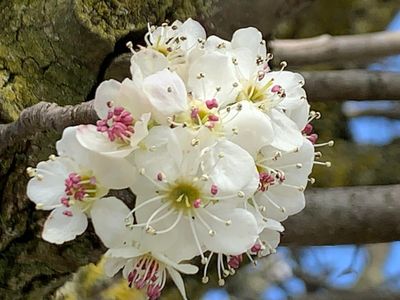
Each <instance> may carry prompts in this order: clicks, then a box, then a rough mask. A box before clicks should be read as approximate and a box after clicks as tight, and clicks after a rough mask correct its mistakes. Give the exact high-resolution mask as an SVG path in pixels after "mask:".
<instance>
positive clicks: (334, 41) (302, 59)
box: [270, 31, 400, 66]
mask: <svg viewBox="0 0 400 300" xmlns="http://www.w3.org/2000/svg"><path fill="white" fill-rule="evenodd" d="M270 47H271V49H272V52H273V53H274V56H275V58H276V59H278V60H285V61H287V62H288V63H289V65H290V66H299V65H310V64H318V63H327V62H343V61H360V60H362V61H369V62H370V61H372V60H373V59H376V58H380V57H385V56H389V55H394V54H399V53H400V32H399V31H397V32H376V33H367V34H358V35H344V36H330V35H322V36H319V37H313V38H307V39H299V40H274V41H271V42H270Z"/></svg>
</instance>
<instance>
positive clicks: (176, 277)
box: [167, 267, 187, 300]
mask: <svg viewBox="0 0 400 300" xmlns="http://www.w3.org/2000/svg"><path fill="white" fill-rule="evenodd" d="M167 270H168V273H169V275H170V276H171V278H172V280H173V281H174V283H175V285H176V287H177V288H178V290H179V292H180V293H181V295H182V298H183V299H184V300H187V297H186V291H185V284H184V283H183V279H182V276H181V274H179V272H177V271H175V270H174V269H173V268H168V267H167Z"/></svg>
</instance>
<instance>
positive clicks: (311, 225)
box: [282, 185, 400, 246]
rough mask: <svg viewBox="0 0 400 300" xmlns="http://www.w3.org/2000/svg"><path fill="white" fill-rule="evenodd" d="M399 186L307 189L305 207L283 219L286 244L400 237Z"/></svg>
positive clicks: (378, 240) (393, 239)
mask: <svg viewBox="0 0 400 300" xmlns="http://www.w3.org/2000/svg"><path fill="white" fill-rule="evenodd" d="M399 195H400V185H386V186H358V187H341V188H329V189H320V188H319V189H310V190H307V191H306V203H307V204H306V208H305V209H304V210H303V211H302V212H301V213H299V214H298V215H295V216H293V217H290V218H289V219H288V220H287V221H285V222H284V226H285V228H286V230H285V232H284V236H283V238H282V244H285V245H288V244H290V245H302V246H304V245H337V244H366V243H382V242H390V241H396V240H400V226H399V222H398V212H399V211H400V197H399Z"/></svg>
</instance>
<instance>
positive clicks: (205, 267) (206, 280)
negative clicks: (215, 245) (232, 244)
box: [201, 252, 214, 284]
mask: <svg viewBox="0 0 400 300" xmlns="http://www.w3.org/2000/svg"><path fill="white" fill-rule="evenodd" d="M213 254H214V252H211V253H210V255H209V256H208V258H207V259H206V263H205V266H204V270H203V278H202V279H201V281H202V282H203V283H204V284H206V283H207V282H208V279H209V278H208V276H207V269H208V265H209V264H210V261H211V258H212V256H213Z"/></svg>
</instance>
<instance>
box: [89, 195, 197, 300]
mask: <svg viewBox="0 0 400 300" xmlns="http://www.w3.org/2000/svg"><path fill="white" fill-rule="evenodd" d="M129 211H130V210H129V208H128V207H127V206H126V205H125V204H124V203H123V202H122V201H120V200H118V199H117V198H115V197H109V198H103V199H101V200H99V201H97V202H96V203H95V204H94V205H93V208H92V212H91V215H92V222H93V225H94V228H95V231H96V234H97V235H98V236H99V237H100V239H101V240H102V241H103V243H104V244H105V245H106V247H107V248H109V250H108V251H107V252H106V254H105V266H104V267H105V272H106V274H107V275H108V276H114V275H115V274H116V273H117V272H118V271H119V270H120V269H122V268H123V275H124V277H125V278H126V279H127V280H128V282H129V285H130V286H133V287H135V288H137V289H144V290H145V291H146V293H147V296H148V299H151V300H155V299H158V298H159V297H160V294H161V290H162V289H163V287H164V285H165V283H166V276H167V273H168V274H169V275H170V276H171V278H172V280H173V281H174V282H175V284H176V286H177V287H178V289H179V291H180V293H181V295H182V297H183V299H186V292H185V287H184V283H183V280H182V277H181V275H180V273H184V274H195V273H197V271H198V268H197V267H196V266H193V265H190V264H182V263H179V261H175V260H173V259H171V258H170V257H168V253H167V252H166V251H165V249H163V246H165V244H164V243H163V242H166V243H168V241H167V240H166V239H163V240H162V241H159V242H158V243H155V242H154V241H152V239H153V240H154V238H152V237H149V236H148V235H147V236H141V234H140V232H138V231H135V230H130V229H128V228H127V227H126V226H125V223H124V219H125V217H126V215H127V214H129Z"/></svg>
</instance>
